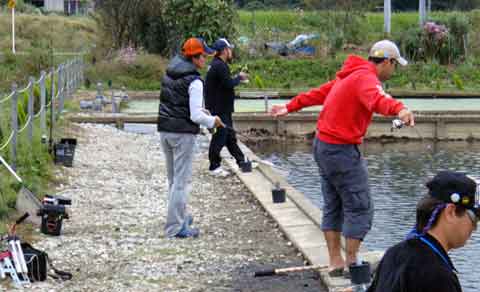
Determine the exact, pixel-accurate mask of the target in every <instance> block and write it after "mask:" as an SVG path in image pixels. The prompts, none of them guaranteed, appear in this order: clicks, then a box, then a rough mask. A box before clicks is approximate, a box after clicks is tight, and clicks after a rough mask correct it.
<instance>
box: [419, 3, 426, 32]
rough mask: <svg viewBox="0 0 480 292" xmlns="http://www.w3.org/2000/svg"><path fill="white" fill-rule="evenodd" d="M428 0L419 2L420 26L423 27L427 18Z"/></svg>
mask: <svg viewBox="0 0 480 292" xmlns="http://www.w3.org/2000/svg"><path fill="white" fill-rule="evenodd" d="M426 4H427V3H426V0H420V2H419V4H418V13H419V14H420V27H423V25H424V24H425V21H426V19H427V5H426Z"/></svg>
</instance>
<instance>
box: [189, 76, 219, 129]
mask: <svg viewBox="0 0 480 292" xmlns="http://www.w3.org/2000/svg"><path fill="white" fill-rule="evenodd" d="M188 94H189V96H190V98H189V108H190V120H192V121H193V122H194V123H196V124H199V125H202V126H205V127H207V128H213V127H214V126H215V117H214V116H211V115H208V114H206V113H205V111H203V83H202V81H200V80H198V79H197V80H195V81H193V82H192V83H190V86H189V87H188Z"/></svg>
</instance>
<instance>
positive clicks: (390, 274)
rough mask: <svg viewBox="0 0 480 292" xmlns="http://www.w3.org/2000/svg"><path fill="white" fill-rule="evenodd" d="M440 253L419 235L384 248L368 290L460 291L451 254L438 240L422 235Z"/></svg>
mask: <svg viewBox="0 0 480 292" xmlns="http://www.w3.org/2000/svg"><path fill="white" fill-rule="evenodd" d="M424 238H425V239H427V240H428V242H430V243H431V244H432V246H434V247H435V249H436V250H438V252H439V253H440V254H441V255H442V256H443V258H444V259H445V260H443V259H442V257H441V256H440V255H439V254H437V253H436V252H435V251H434V250H433V249H432V248H431V247H430V246H429V245H427V244H426V243H425V242H423V241H421V240H420V239H419V238H414V239H409V240H405V241H402V242H400V243H399V244H397V245H395V246H393V247H391V248H390V249H388V250H387V252H386V253H385V255H384V257H383V258H382V260H381V262H380V265H379V266H378V270H377V272H376V274H375V278H374V280H373V283H372V286H371V287H370V288H369V289H368V290H367V291H368V292H461V291H462V288H461V286H460V282H459V281H458V278H457V275H456V274H455V272H454V270H455V267H454V266H453V263H452V262H451V260H450V257H449V256H448V254H447V253H446V252H445V250H444V249H443V248H442V246H441V245H440V243H439V242H438V241H437V240H436V239H435V238H433V237H432V236H430V235H428V234H427V235H425V236H424Z"/></svg>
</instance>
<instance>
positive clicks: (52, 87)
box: [48, 67, 58, 153]
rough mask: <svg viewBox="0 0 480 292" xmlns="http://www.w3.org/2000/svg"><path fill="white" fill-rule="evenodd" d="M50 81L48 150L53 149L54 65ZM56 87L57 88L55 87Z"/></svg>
mask: <svg viewBox="0 0 480 292" xmlns="http://www.w3.org/2000/svg"><path fill="white" fill-rule="evenodd" d="M51 72H52V73H51V77H50V78H51V82H50V87H51V89H50V95H51V96H50V137H49V139H48V151H49V152H50V153H52V151H53V127H54V125H55V119H54V117H55V67H52V69H51ZM57 89H58V88H57Z"/></svg>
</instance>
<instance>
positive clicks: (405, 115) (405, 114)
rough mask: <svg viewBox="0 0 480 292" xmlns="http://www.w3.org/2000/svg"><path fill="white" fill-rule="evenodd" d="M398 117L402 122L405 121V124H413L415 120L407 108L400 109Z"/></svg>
mask: <svg viewBox="0 0 480 292" xmlns="http://www.w3.org/2000/svg"><path fill="white" fill-rule="evenodd" d="M398 118H399V119H400V120H402V122H404V123H405V125H407V126H411V127H413V126H415V120H414V118H413V113H412V112H411V111H409V110H408V109H407V108H404V109H402V110H401V111H400V112H399V113H398Z"/></svg>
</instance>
